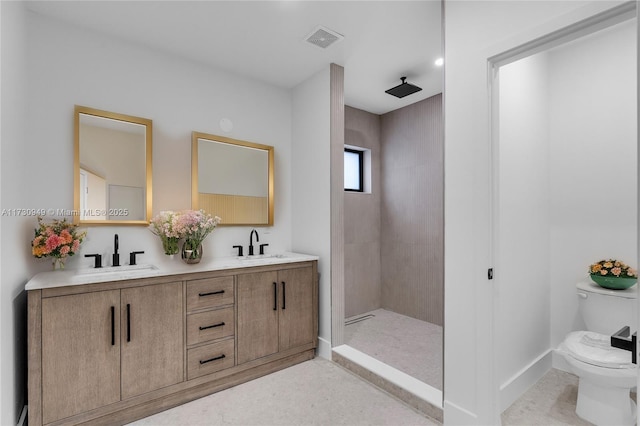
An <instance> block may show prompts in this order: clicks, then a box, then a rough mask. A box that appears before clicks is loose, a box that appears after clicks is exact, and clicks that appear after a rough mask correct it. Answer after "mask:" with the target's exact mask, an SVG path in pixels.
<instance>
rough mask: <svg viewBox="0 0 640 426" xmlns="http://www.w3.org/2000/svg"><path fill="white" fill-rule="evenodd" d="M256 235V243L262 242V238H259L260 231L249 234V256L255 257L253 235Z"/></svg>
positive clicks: (252, 231)
mask: <svg viewBox="0 0 640 426" xmlns="http://www.w3.org/2000/svg"><path fill="white" fill-rule="evenodd" d="M254 232H255V234H256V243H257V242H258V241H260V238H259V237H258V231H256V230H255V229H252V230H251V234H249V256H253V234H254Z"/></svg>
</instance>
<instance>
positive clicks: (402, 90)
mask: <svg viewBox="0 0 640 426" xmlns="http://www.w3.org/2000/svg"><path fill="white" fill-rule="evenodd" d="M406 79H407V77H401V78H400V80H401V81H402V83H401V84H399V85H398V86H396V87H393V88H391V89H389V90H385V93H388V94H390V95H393V96H395V97H396V98H404V97H405V96H408V95H410V94H412V93H416V92H419V91H421V90H422V87H418V86H414V85H413V84H409V83H407V82H406V81H405V80H406Z"/></svg>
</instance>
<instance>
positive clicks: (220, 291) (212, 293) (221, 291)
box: [198, 290, 224, 297]
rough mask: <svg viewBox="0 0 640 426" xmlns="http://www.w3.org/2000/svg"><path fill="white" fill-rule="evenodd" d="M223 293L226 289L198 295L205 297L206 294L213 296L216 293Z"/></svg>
mask: <svg viewBox="0 0 640 426" xmlns="http://www.w3.org/2000/svg"><path fill="white" fill-rule="evenodd" d="M222 293H224V290H219V291H212V292H211V293H198V296H200V297H204V296H212V295H214V294H222Z"/></svg>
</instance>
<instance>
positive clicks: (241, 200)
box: [191, 132, 273, 225]
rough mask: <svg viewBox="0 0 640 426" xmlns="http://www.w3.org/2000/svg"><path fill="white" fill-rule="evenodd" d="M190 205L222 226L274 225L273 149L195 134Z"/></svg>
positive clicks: (220, 137)
mask: <svg viewBox="0 0 640 426" xmlns="http://www.w3.org/2000/svg"><path fill="white" fill-rule="evenodd" d="M191 169H192V170H191V204H192V208H193V209H203V210H205V211H206V212H207V213H210V214H212V215H214V216H219V217H220V218H221V219H222V222H221V225H273V147H272V146H268V145H260V144H257V143H252V142H246V141H241V140H237V139H230V138H225V137H223V136H217V135H209V134H206V133H198V132H193V136H192V160H191Z"/></svg>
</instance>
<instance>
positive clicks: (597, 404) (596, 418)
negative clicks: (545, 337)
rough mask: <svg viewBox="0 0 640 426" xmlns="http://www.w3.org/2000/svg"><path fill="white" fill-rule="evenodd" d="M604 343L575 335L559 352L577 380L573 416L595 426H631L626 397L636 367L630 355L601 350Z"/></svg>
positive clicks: (598, 337)
mask: <svg viewBox="0 0 640 426" xmlns="http://www.w3.org/2000/svg"><path fill="white" fill-rule="evenodd" d="M608 339H610V336H607V335H603V334H599V333H593V332H585V331H576V332H572V333H569V335H567V337H566V338H565V341H564V342H563V343H562V345H561V346H560V348H559V352H561V353H562V354H563V355H564V357H565V359H566V360H567V362H568V364H569V366H570V368H571V372H572V373H573V374H575V375H576V376H578V377H579V383H578V401H577V404H576V414H578V416H580V417H581V418H583V419H585V420H588V421H590V422H591V423H594V424H596V425H634V424H635V420H636V404H635V403H634V402H633V400H632V399H631V397H630V395H629V394H630V391H631V388H633V387H635V386H636V381H637V369H636V365H635V364H632V363H631V352H628V351H624V350H622V349H618V348H613V347H611V346H610V345H609V347H608V348H606V347H604V344H603V343H607V340H608ZM594 345H598V346H594ZM600 345H602V346H600Z"/></svg>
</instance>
